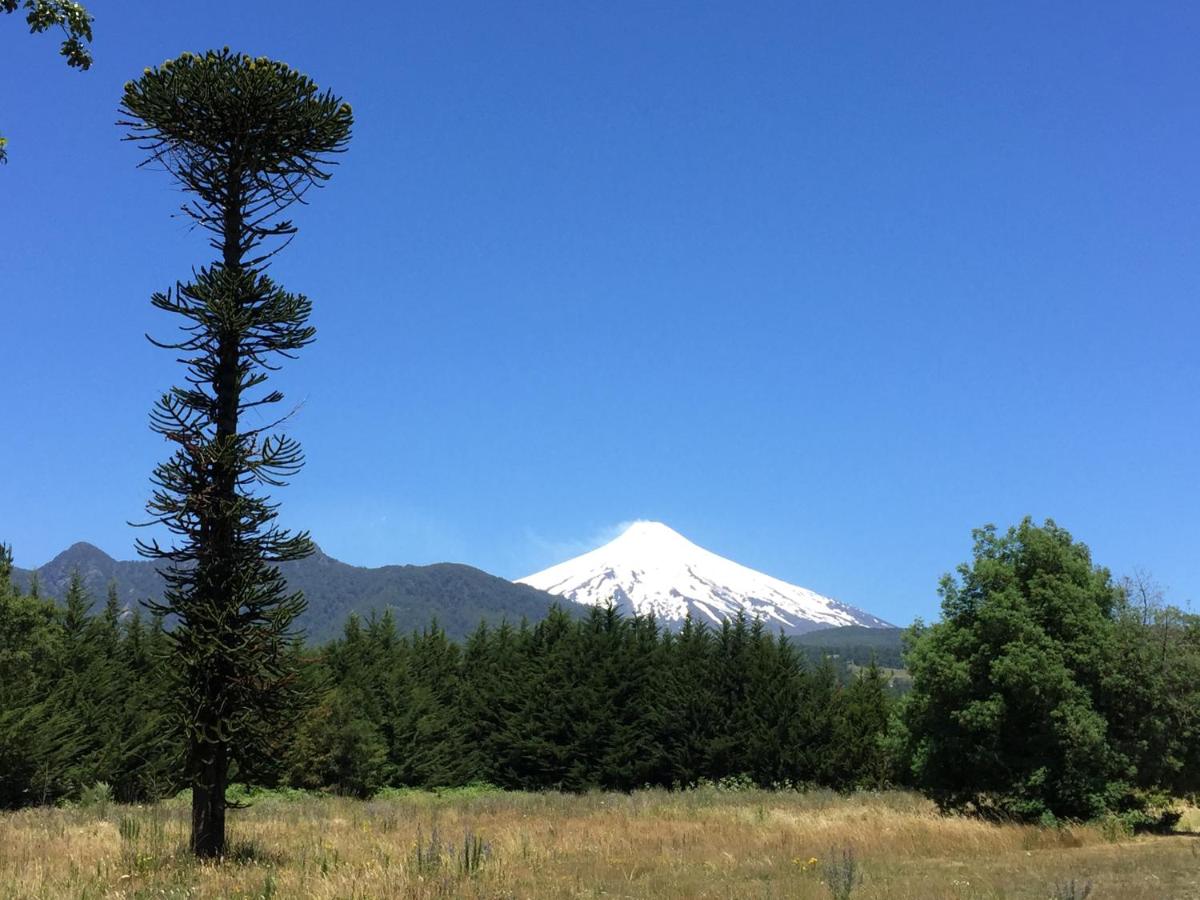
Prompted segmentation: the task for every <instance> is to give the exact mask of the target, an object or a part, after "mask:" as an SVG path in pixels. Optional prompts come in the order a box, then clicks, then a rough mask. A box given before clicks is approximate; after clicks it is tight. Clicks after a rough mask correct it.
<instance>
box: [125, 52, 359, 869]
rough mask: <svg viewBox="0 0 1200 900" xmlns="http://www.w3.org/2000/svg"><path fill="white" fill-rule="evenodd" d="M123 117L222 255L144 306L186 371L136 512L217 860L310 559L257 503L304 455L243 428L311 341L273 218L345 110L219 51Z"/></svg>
mask: <svg viewBox="0 0 1200 900" xmlns="http://www.w3.org/2000/svg"><path fill="white" fill-rule="evenodd" d="M121 113H122V115H123V116H125V117H126V118H124V119H123V120H122V121H121V122H120V123H119V124H120V125H122V126H123V127H125V128H126V129H127V134H126V140H131V141H135V142H137V144H138V146H139V147H140V149H142V150H143V151H145V152H146V154H147V158H146V160H144V161H143V163H142V165H148V164H151V165H157V166H161V167H162V168H164V169H165V170H166V171H167V172H169V173H170V174H171V175H172V176H173V177H174V179H175V180H176V181H177V182H178V183H179V185H180V186H181V187H182V188H183V190H184V192H185V193H186V195H187V200H186V202H185V203H184V205H183V207H182V209H183V213H184V215H185V216H186V217H188V218H190V219H191V220H192V221H193V222H194V223H195V225H197V226H199V227H200V228H201V229H203V230H204V231H206V232H208V233H209V234H210V235H211V239H210V244H211V246H212V247H213V248H214V249H215V250H216V251H217V252H218V253H219V254H220V257H219V259H218V260H217V261H215V262H214V263H212V264H211V265H209V266H207V267H204V268H201V269H199V271H197V272H195V274H194V278H193V280H191V281H189V282H186V283H183V282H180V283H178V284H177V285H176V287H175V289H174V290H173V291H167V292H166V293H158V294H155V295H154V297H153V299H152V303H153V304H154V306H156V307H158V308H159V309H162V310H165V311H167V312H170V313H174V314H175V315H177V316H179V317H181V318H182V320H183V322H182V323H181V325H180V329H181V331H182V332H183V334H182V336H181V337H180V339H179V340H178V341H175V342H168V343H160V342H158V341H153V342H154V343H155V344H156V345H157V346H160V347H164V348H166V349H169V350H172V351H174V352H176V353H177V354H179V361H180V362H181V363H183V364H184V366H185V367H186V369H187V375H186V377H185V384H184V385H183V386H177V387H173V388H171V389H170V390H169V391H168V392H167V393H165V394H164V395H163V396H162V397H161V398H160V399H159V401H158V403H157V404H156V406H155V408H154V411H153V412H152V414H151V427H152V428H153V430H154V431H156V432H158V433H159V434H161V435H163V436H164V437H165V438H166V439H167V440H168V441H169V442H171V443H172V444H173V445H174V449H173V451H172V454H171V456H170V458H169V459H167V461H165V462H163V463H161V464H159V465H158V466H157V467H156V468H155V470H154V475H153V478H152V484H153V491H152V495H151V499H150V500H149V502H148V503H147V511H148V512H149V513H150V515H151V523H150V524H154V523H157V524H161V525H164V526H166V528H167V529H169V531H170V532H171V533H172V534H173V535H174V536H175V540H174V541H173V542H172V545H171V546H168V547H164V546H160V544H159V543H158V541H157V540H148V541H139V542H138V549H139V552H141V553H142V554H143V555H144V556H147V557H150V558H152V559H157V560H160V561H162V562H164V563H165V565H164V568H163V574H164V576H165V578H166V585H167V587H166V590H165V592H164V596H163V600H162V602H161V603H155V604H152V607H153V608H154V609H155V610H156V611H157V612H161V613H163V614H167V615H171V616H174V617H175V621H176V625H175V627H174V628H173V629H172V631H171V643H172V652H173V654H174V658H175V665H174V667H173V668H174V670H175V673H176V692H175V693H176V698H177V700H178V703H179V709H178V712H179V716H178V722H179V725H180V727H181V728H182V730H183V737H184V743H185V745H186V748H187V770H188V771H187V774H188V777H189V780H190V782H191V785H192V836H191V848H192V851H193V852H194V853H196V854H197V855H198V856H217V855H220V854H222V853H223V852H224V848H225V810H226V808H227V807H226V801H225V788H226V785H227V782H228V778H229V775H230V766H231V765H234V766H236V767H237V771H238V772H240V773H244V774H252V773H253V772H254V771H255V770H256V769H259V768H261V767H263V766H265V765H267V764H268V763H270V762H271V760H272V757H274V756H276V754H275V747H274V745H275V743H276V742H277V740H278V734H279V725H280V724H281V723H283V722H286V721H287V720H288V719H289V718H290V717H291V715H292V714H293V712H294V710H295V709H296V701H297V698H298V694H299V689H298V684H297V681H296V678H295V671H294V668H293V666H292V664H291V663H290V661H289V660H290V658H291V657H290V654H289V652H288V645H289V642H290V639H291V637H292V636H293V634H294V632H293V631H292V624H293V622H294V620H295V618H296V616H297V615H299V614H300V613H301V612H302V611H303V609H304V598H303V596H302V595H301V594H299V593H292V592H289V591H288V588H287V584H286V582H285V580H284V578H283V576H282V575H281V574H280V572H279V569H278V567H277V563H280V562H284V561H287V560H294V559H299V558H301V557H304V556H306V555H308V554H309V553H310V552H311V551H312V543H311V541H310V540H309V537H308V534H307V533H297V534H293V533H290V532H288V531H286V530H283V529H281V528H279V527H278V526H277V525H276V524H275V522H274V520H275V516H276V511H277V508H278V504H276V503H273V502H272V501H271V500H270V499H269V498H268V497H266V496H264V495H263V494H262V493H261V489H262V488H264V487H271V486H280V485H283V484H285V483H286V480H287V479H288V478H289V477H290V476H291V475H293V474H295V473H296V472H297V471H298V470H299V468H300V467H301V465H302V463H303V455H302V453H301V450H300V447H299V444H298V443H297V442H296V441H295V440H294V439H292V438H290V437H288V436H286V435H282V434H279V433H277V432H276V431H275V428H276V426H277V425H278V424H279V421H282V420H279V421H276V422H273V423H270V424H268V425H264V426H262V427H253V428H242V427H241V424H240V423H241V417H242V414H243V413H245V412H247V411H248V410H251V409H259V408H261V407H263V406H268V405H271V404H275V403H278V402H279V401H281V400H282V399H283V397H282V394H280V393H279V392H278V391H275V390H270V391H268V390H265V389H261V386H262V385H263V383H264V382H265V381H266V380H267V376H268V373H269V372H270V371H273V370H274V369H276V368H278V365H279V361H280V359H281V358H291V357H292V356H293V354H294V353H295V351H297V350H299V349H300V348H302V347H304V346H305V345H307V344H308V343H310V342H311V341H312V340H313V336H314V329H313V328H312V327H311V326H309V325H308V324H307V323H308V316H309V313H310V311H311V308H312V304H311V303H310V301H309V300H308V298H306V297H304V296H303V295H299V294H292V293H288V292H287V291H285V290H284V289H283V288H282V287H280V286H279V285H277V284H275V282H274V281H272V279H271V278H270V277H268V275H267V274H266V271H265V270H266V266H267V263H268V261H269V260H270V258H271V257H272V256H273V255H274V254H275V253H276V252H278V250H279V249H281V248H282V246H283V245H285V244H286V243H287V241H288V240H289V239H290V237H291V236H292V235H293V234H294V233H295V231H296V228H295V226H294V225H293V224H292V223H291V221H289V220H287V219H282V218H280V216H281V214H282V213H283V211H284V210H285V209H287V208H288V207H289V206H291V205H292V204H293V203H296V202H303V200H304V197H305V195H306V193H307V192H308V191H309V190H310V189H311V188H312V187H314V186H316V185H320V184H321V183H323V182H324V181H326V180H327V179H328V178H329V177H330V173H331V170H330V167H331V166H332V165H333V164H334V161H333V158H332V157H333V155H334V154H337V153H340V152H342V151H344V150H345V148H346V145H347V143H348V141H349V137H350V129H351V125H352V121H353V117H352V114H351V110H350V106H349V105H348V104H346V103H343V102H342V100H341V99H340V98H338V97H335V96H334V95H333V94H332V93H330V92H328V91H326V92H324V93H321V92H319V91H318V88H317V86H316V85H315V84H314V83H313V82H312V81H311V80H310V79H309V78H308V77H306V76H305V75H302V74H300V73H299V72H296V71H293V70H292V69H290V68H289V67H288V66H287V65H285V64H284V63H280V62H274V61H271V60H268V59H266V58H265V57H259V58H257V59H254V58H251V57H249V56H245V55H241V54H237V53H231V52H230V51H229V48H228V47H226V48H225V49H224V50H221V51H209V52H207V53H205V54H203V55H196V54H191V53H184V54H182V55H181V56H180V57H179V58H178V59H175V60H168V61H167V62H165V63H163V64H162V65H161V66H159V67H157V68H152V69H146V70H145V72H144V73H143V75H142V77H141V78H139V79H138V80H136V81H132V82H129V83H128V84H126V85H125V93H124V96H123V98H122V102H121ZM279 239H282V244H276V245H275V246H274V247H269V246H264V244H269V243H270V242H272V241H276V240H279ZM152 340H153V339H152ZM255 389H259V390H255ZM284 418H286V416H285V417H284Z"/></svg>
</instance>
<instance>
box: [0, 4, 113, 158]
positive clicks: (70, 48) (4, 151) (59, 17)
mask: <svg viewBox="0 0 1200 900" xmlns="http://www.w3.org/2000/svg"><path fill="white" fill-rule="evenodd" d="M18 10H20V11H21V12H23V13H25V24H26V25H28V26H29V31H30V33H31V34H40V33H42V32H44V31H49V30H50V29H52V28H57V29H59V30H60V31H61V32H62V35H63V40H62V44H61V45H59V49H58V52H59V53H60V54H61V55H62V56H63V57H65V58H66V60H67V65H68V66H70V67H71V68H73V69H80V70H85V69H90V68H91V67H92V54H91V51H90V50H88V47H87V45H88V44H90V43H91V41H92V16H91V15H90V14H89V13H88V11H87V9H85V8H84V6H83V4H82V3H75V2H74V0H0V12H2V13H9V14H11V13H15V12H17V11H18ZM6 162H8V139H7V138H5V137H3V136H0V164H3V163H6Z"/></svg>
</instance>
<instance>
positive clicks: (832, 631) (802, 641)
mask: <svg viewBox="0 0 1200 900" xmlns="http://www.w3.org/2000/svg"><path fill="white" fill-rule="evenodd" d="M903 634H904V629H903V628H863V627H862V626H860V625H848V626H846V627H843V628H822V629H821V630H820V631H810V632H808V633H807V634H802V635H799V636H798V637H795V638H793V639H792V642H793V643H794V644H796V646H798V647H803V648H804V649H805V650H807V651H809V655H810V656H814V657H820V656H821V655H822V654H828V655H829V656H834V657H837V658H838V659H841V660H844V661H845V662H846V663H849V664H852V665H856V666H865V665H869V664H870V662H871V660H872V659H874V660H875V662H877V663H878V664H879V665H881V666H884V667H886V668H889V669H902V668H904V657H903V655H902V653H903V649H904V642H903V639H902V636H903Z"/></svg>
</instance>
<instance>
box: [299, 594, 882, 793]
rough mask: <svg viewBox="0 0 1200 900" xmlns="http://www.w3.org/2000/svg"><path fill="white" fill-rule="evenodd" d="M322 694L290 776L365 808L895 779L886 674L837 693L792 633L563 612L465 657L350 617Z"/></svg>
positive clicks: (438, 640)
mask: <svg viewBox="0 0 1200 900" xmlns="http://www.w3.org/2000/svg"><path fill="white" fill-rule="evenodd" d="M310 676H311V677H314V678H317V679H318V680H319V681H320V682H321V683H323V684H325V685H326V688H325V690H324V692H323V694H322V697H321V700H320V702H319V703H318V705H317V708H316V710H315V712H314V713H312V714H310V715H309V716H307V717H306V718H305V719H304V721H303V722H302V723H301V725H300V727H299V731H298V734H297V738H296V740H295V741H294V743H293V745H292V749H291V752H290V753H289V755H288V760H287V766H286V773H285V778H286V780H287V781H288V782H289V783H290V784H293V785H297V786H301V787H308V788H331V789H333V790H336V791H338V792H341V793H347V794H353V795H359V796H367V795H370V794H371V793H373V792H374V791H376V790H377V789H379V788H381V787H384V786H387V785H407V786H413V787H437V786H447V785H463V784H468V783H471V782H487V783H490V784H494V785H498V786H501V787H505V788H513V789H524V790H536V789H558V790H567V791H578V790H586V789H590V788H604V789H613V790H630V789H633V788H638V787H642V786H646V785H657V786H665V787H672V786H676V787H680V786H688V785H694V784H696V783H698V782H701V781H720V780H723V779H737V780H738V781H740V782H743V783H750V782H752V783H754V784H757V785H760V786H763V787H771V786H781V785H787V784H821V785H828V786H831V787H836V788H853V787H877V786H881V785H883V784H885V783H886V782H887V780H888V777H889V773H888V755H887V752H886V745H885V739H886V735H887V728H888V720H889V714H890V706H891V704H892V702H893V701H892V700H891V698H890V694H889V690H888V685H887V679H886V678H885V677H884V676H883V674H882V673H881V672H880V670H879V669H878V668H877V667H875V666H870V667H868V668H866V669H864V670H863V671H862V672H861V673H860V674H859V675H857V676H856V677H855V678H854V679H853V680H852V681H851V682H850V683H849V684H847V685H844V686H843V685H840V684H839V683H838V679H837V676H836V673H835V670H834V668H833V666H832V664H831V663H830V662H829V661H828V660H826V661H825V662H824V663H822V664H820V665H816V666H813V665H810V664H808V663H806V661H805V656H804V654H802V653H801V652H799V651H798V650H796V649H794V648H793V646H792V645H791V644H790V643H789V642H788V641H787V639H786V638H783V637H779V636H775V635H773V634H771V633H769V632H768V631H767V630H766V629H765V628H764V627H763V625H762V624H761V623H760V622H750V621H748V620H747V619H746V618H745V617H739V618H737V619H736V620H734V621H733V622H726V623H725V624H724V625H723V627H721V628H719V629H711V628H708V627H706V626H704V625H702V624H699V623H696V622H694V621H691V620H689V621H687V622H686V623H685V624H684V626H683V628H682V629H681V630H680V631H679V632H678V633H674V632H671V631H668V630H666V629H663V628H661V627H659V626H658V624H657V623H656V622H655V621H654V620H653V619H652V618H647V617H643V616H633V617H626V616H623V615H621V614H619V613H618V612H617V611H616V610H614V609H612V608H609V609H604V610H601V609H596V610H593V611H592V612H591V614H590V615H589V616H587V617H585V618H584V619H582V620H579V619H573V618H571V617H570V616H569V615H567V614H566V613H565V612H563V611H562V610H559V609H554V610H552V611H551V613H550V614H549V616H548V617H547V618H545V619H544V620H542V621H541V622H538V623H537V624H536V625H533V626H530V625H527V624H523V625H521V626H520V627H513V626H510V625H504V624H502V625H500V626H498V627H489V626H487V625H486V624H481V625H480V626H479V627H478V628H477V629H476V630H475V632H474V633H473V634H471V635H470V637H469V638H468V639H467V640H466V641H465V642H464V643H463V644H462V645H461V646H459V645H457V644H455V643H454V642H452V641H450V640H448V639H447V637H446V635H445V633H444V632H443V631H441V630H440V629H439V628H437V627H436V626H434V627H432V628H429V629H426V630H425V631H423V632H421V633H419V634H409V635H400V634H399V633H398V632H397V629H396V626H395V623H394V622H393V621H392V618H391V617H390V616H389V615H387V614H384V615H383V616H382V617H380V618H376V619H373V620H371V621H369V622H367V623H360V622H359V621H358V620H357V619H355V618H351V620H350V621H349V623H348V624H347V626H346V629H345V634H344V636H343V637H342V638H341V639H339V640H337V641H335V642H333V643H332V644H331V645H330V646H329V647H327V648H326V650H325V652H324V654H323V655H322V657H321V660H320V662H319V663H318V664H317V665H316V666H315V667H314V671H313V672H311V673H310Z"/></svg>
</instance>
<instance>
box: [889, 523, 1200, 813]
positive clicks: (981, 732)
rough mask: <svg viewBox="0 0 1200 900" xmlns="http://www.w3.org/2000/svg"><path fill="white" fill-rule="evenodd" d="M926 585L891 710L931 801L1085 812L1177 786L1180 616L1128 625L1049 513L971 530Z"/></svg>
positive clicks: (1125, 804)
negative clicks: (936, 613)
mask: <svg viewBox="0 0 1200 900" xmlns="http://www.w3.org/2000/svg"><path fill="white" fill-rule="evenodd" d="M941 594H942V621H941V622H940V623H938V624H936V625H933V626H931V627H929V628H925V629H922V630H920V631H919V632H918V635H917V637H916V640H915V644H914V646H913V648H912V650H911V652H910V654H909V667H910V669H911V671H912V676H913V691H912V693H911V695H910V696H909V697H908V699H907V702H906V705H905V717H904V718H905V722H906V725H907V728H908V731H909V737H910V753H911V768H912V773H913V776H914V778H915V780H916V783H917V784H918V785H919V786H921V787H922V788H924V789H925V790H927V791H928V792H929V793H930V794H931V795H932V796H934V797H935V798H936V799H937V800H938V801H939V802H940V803H941V804H942V805H943V806H944V807H947V808H955V809H961V808H970V809H975V810H978V811H980V812H983V813H985V814H988V813H991V814H998V815H1005V816H1016V817H1019V818H1023V819H1039V818H1042V819H1047V818H1052V817H1068V818H1088V817H1092V816H1097V815H1101V814H1103V813H1106V812H1111V811H1121V810H1124V809H1128V808H1131V807H1134V806H1137V805H1139V803H1140V802H1142V798H1144V792H1146V791H1154V790H1160V789H1165V790H1180V789H1182V788H1185V787H1186V785H1187V782H1188V781H1189V780H1190V778H1191V777H1192V776H1191V772H1190V771H1189V764H1190V762H1194V760H1195V759H1196V752H1195V749H1194V748H1195V746H1196V742H1195V735H1196V733H1197V732H1196V727H1197V693H1196V684H1197V682H1196V680H1195V673H1196V671H1197V670H1196V668H1195V665H1196V655H1195V637H1194V635H1195V625H1194V623H1193V624H1191V625H1190V626H1188V625H1185V622H1184V619H1183V618H1182V617H1178V618H1177V620H1176V621H1170V620H1169V618H1170V617H1169V616H1168V615H1167V614H1166V613H1163V614H1162V621H1161V622H1158V621H1155V622H1151V621H1149V620H1148V621H1137V620H1136V618H1134V617H1132V616H1131V615H1130V613H1129V610H1128V603H1127V600H1126V597H1125V592H1123V591H1122V590H1121V589H1120V588H1118V587H1117V586H1116V585H1114V583H1113V582H1112V579H1111V578H1110V577H1109V573H1108V571H1107V570H1105V569H1103V568H1100V567H1098V566H1095V565H1093V563H1092V559H1091V555H1090V553H1089V551H1088V548H1087V547H1086V546H1085V545H1084V544H1082V543H1079V542H1076V541H1074V540H1072V538H1071V535H1070V534H1068V533H1067V532H1066V531H1065V530H1063V529H1062V528H1060V527H1058V526H1057V525H1055V524H1054V523H1053V522H1050V521H1047V522H1046V524H1045V525H1044V526H1040V527H1039V526H1037V525H1035V524H1034V523H1033V522H1032V521H1031V520H1029V519H1026V520H1024V521H1023V522H1022V523H1021V524H1020V525H1018V526H1016V527H1013V528H1011V529H1009V531H1008V532H1007V533H1006V534H999V533H997V531H996V530H995V529H994V528H992V527H988V528H984V529H980V530H978V531H976V532H975V550H974V559H973V561H972V562H971V563H970V564H964V565H962V566H960V567H959V570H958V579H954V578H952V577H950V576H946V577H945V578H944V579H943V581H942V587H941ZM1156 625H1159V626H1161V628H1160V629H1158V630H1156V627H1155V626H1156ZM1156 635H1158V636H1161V637H1165V638H1166V642H1165V648H1166V649H1165V650H1164V651H1163V652H1164V654H1165V655H1157V658H1156V650H1155V648H1156V645H1157V646H1158V647H1160V648H1161V647H1162V646H1163V645H1162V644H1161V643H1159V642H1156V640H1155V637H1156ZM1188 678H1191V679H1192V680H1191V681H1190V683H1189V682H1188V681H1187V680H1186V679H1188ZM1173 692H1174V696H1172V693H1173ZM1139 792H1142V793H1139Z"/></svg>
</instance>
